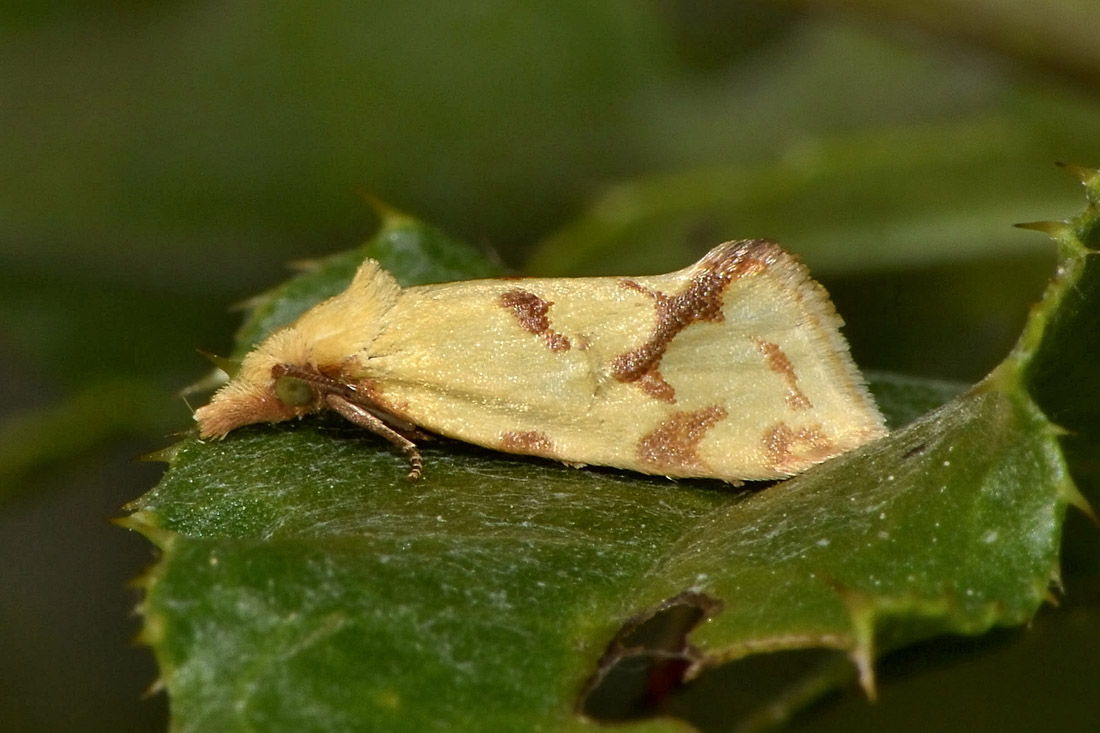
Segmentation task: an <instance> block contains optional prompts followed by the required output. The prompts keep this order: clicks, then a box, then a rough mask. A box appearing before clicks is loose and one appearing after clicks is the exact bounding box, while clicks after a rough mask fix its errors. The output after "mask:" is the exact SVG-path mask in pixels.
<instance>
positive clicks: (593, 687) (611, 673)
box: [577, 593, 722, 722]
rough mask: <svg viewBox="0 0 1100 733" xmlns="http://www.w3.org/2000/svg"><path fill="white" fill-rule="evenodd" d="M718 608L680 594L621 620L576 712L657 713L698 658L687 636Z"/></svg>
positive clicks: (616, 716)
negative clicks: (625, 619) (653, 607)
mask: <svg viewBox="0 0 1100 733" xmlns="http://www.w3.org/2000/svg"><path fill="white" fill-rule="evenodd" d="M721 606H722V604H721V602H720V601H718V600H715V599H713V598H710V597H709V596H706V595H704V594H702V593H682V594H680V595H678V596H675V597H674V598H670V599H669V600H667V601H665V602H664V603H662V604H660V605H659V606H657V607H656V608H655V609H652V610H650V611H646V612H644V613H641V614H639V615H637V616H635V617H634V618H632V619H630V620H629V621H627V622H626V623H625V624H623V627H622V628H621V629H620V630H619V632H618V633H617V634H616V635H615V638H613V639H612V640H611V642H610V643H609V644H608V645H607V650H606V651H605V652H604V654H603V656H602V657H601V658H600V661H599V664H598V667H597V669H596V672H595V673H594V674H593V675H592V677H591V678H590V679H589V680H588V683H587V684H586V685H585V688H584V691H583V692H582V693H581V696H580V700H579V701H578V704H577V709H578V711H579V712H580V713H581V714H583V715H586V716H588V717H589V718H592V719H594V720H599V721H604V722H612V721H627V720H638V719H641V718H649V717H653V716H656V715H660V714H661V713H662V712H663V711H664V709H665V707H666V706H667V703H668V701H669V700H670V699H671V697H672V695H673V693H674V692H675V691H677V690H678V689H680V688H681V687H683V684H684V675H685V674H687V672H688V670H689V669H691V668H692V666H693V665H694V664H695V663H696V661H697V660H698V658H699V654H698V652H697V651H696V650H695V649H694V648H693V647H691V646H690V645H689V644H688V643H687V635H688V634H689V633H690V632H691V630H692V629H694V628H695V627H696V626H697V625H698V624H699V623H700V622H702V621H703V620H705V619H707V618H709V617H710V616H712V615H714V614H715V613H717V612H718V611H719V610H721Z"/></svg>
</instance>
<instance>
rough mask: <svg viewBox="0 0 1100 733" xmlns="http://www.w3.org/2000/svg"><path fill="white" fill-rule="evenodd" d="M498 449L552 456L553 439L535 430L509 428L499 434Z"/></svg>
mask: <svg viewBox="0 0 1100 733" xmlns="http://www.w3.org/2000/svg"><path fill="white" fill-rule="evenodd" d="M500 449H501V450H503V451H507V452H510V453H529V454H531V455H536V456H553V455H554V441H552V440H551V439H550V438H549V436H547V435H546V433H540V432H538V431H537V430H518V431H517V430H509V431H507V432H503V433H501V434H500Z"/></svg>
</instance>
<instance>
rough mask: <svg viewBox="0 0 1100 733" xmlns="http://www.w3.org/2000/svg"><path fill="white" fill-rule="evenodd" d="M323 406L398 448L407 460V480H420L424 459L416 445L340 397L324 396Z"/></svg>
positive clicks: (375, 417) (378, 419)
mask: <svg viewBox="0 0 1100 733" xmlns="http://www.w3.org/2000/svg"><path fill="white" fill-rule="evenodd" d="M325 405H327V406H328V407H329V408H330V409H332V410H335V411H336V412H337V413H339V414H340V416H341V417H343V418H344V419H345V420H347V421H348V422H351V423H354V424H356V425H358V426H359V427H361V428H363V429H364V430H369V431H371V432H372V433H375V434H376V435H381V436H382V437H383V438H385V439H386V440H388V441H390V442H391V443H393V444H394V445H396V446H397V447H398V448H400V449H401V452H402V453H404V454H405V457H406V458H407V459H408V460H409V475H408V477H407V478H408V479H409V481H416V480H417V479H419V478H420V474H421V473H422V472H423V470H424V459H423V458H421V457H420V451H418V450H417V449H416V443H414V442H412V441H411V440H409V439H408V438H406V437H405V436H404V435H401V433H399V432H397V431H396V430H394V429H393V428H391V427H390V426H389V425H387V424H386V423H384V422H382V420H381V419H380V418H378V417H377V416H375V415H372V414H371V413H370V412H368V411H367V410H364V409H363V408H362V407H360V406H359V405H357V404H355V403H354V402H348V401H347V400H346V399H344V398H343V397H341V396H340V395H335V394H327V395H325Z"/></svg>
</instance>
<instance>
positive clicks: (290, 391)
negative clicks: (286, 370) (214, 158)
mask: <svg viewBox="0 0 1100 733" xmlns="http://www.w3.org/2000/svg"><path fill="white" fill-rule="evenodd" d="M275 396H276V397H278V398H279V400H280V401H281V402H282V403H283V404H284V405H287V406H288V407H301V406H302V405H308V404H309V403H311V402H313V401H314V399H316V395H314V394H313V387H311V386H309V383H308V382H306V381H305V380H302V379H298V378H297V377H288V376H282V377H279V378H278V379H276V380H275Z"/></svg>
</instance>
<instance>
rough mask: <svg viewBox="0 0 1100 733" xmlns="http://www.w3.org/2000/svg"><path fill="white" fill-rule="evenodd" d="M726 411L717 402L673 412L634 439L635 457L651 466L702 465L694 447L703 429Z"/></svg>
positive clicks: (696, 445) (705, 431) (700, 439)
mask: <svg viewBox="0 0 1100 733" xmlns="http://www.w3.org/2000/svg"><path fill="white" fill-rule="evenodd" d="M726 415H727V412H726V410H725V408H723V407H720V406H718V405H711V406H710V407H704V408H703V409H701V410H696V411H694V412H676V413H673V414H672V415H671V416H670V417H668V418H667V419H665V420H663V421H662V422H661V424H660V425H658V426H657V427H656V428H655V429H654V430H653V431H652V432H650V433H648V434H647V435H645V436H643V437H642V439H641V440H640V441H638V459H639V460H640V461H641V462H642V463H644V464H646V465H647V466H650V467H652V468H654V469H657V470H660V471H666V470H669V469H678V468H704V467H705V466H703V463H702V461H701V460H700V459H699V455H698V454H697V453H696V450H697V449H698V447H699V443H700V441H702V440H703V437H704V436H705V435H706V434H707V431H708V430H710V429H711V428H712V427H714V426H715V425H717V424H718V423H719V422H720V421H721V420H722V419H724V418H725V417H726Z"/></svg>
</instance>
